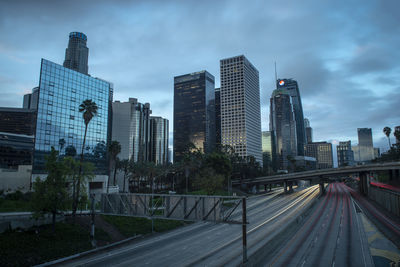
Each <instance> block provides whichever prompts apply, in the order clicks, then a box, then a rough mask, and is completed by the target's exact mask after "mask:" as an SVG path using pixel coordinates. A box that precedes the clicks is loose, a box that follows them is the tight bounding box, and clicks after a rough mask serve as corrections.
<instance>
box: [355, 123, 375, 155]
mask: <svg viewBox="0 0 400 267" xmlns="http://www.w3.org/2000/svg"><path fill="white" fill-rule="evenodd" d="M357 134H358V153H359V161H361V162H365V161H370V160H373V159H374V158H375V156H374V145H373V142H372V130H371V128H357Z"/></svg>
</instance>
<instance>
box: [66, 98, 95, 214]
mask: <svg viewBox="0 0 400 267" xmlns="http://www.w3.org/2000/svg"><path fill="white" fill-rule="evenodd" d="M97 110H98V106H97V104H96V102H94V101H92V100H91V99H86V100H84V101H83V102H82V104H80V105H79V112H82V116H83V120H84V123H85V135H84V136H83V143H82V151H81V159H80V164H79V173H78V181H77V186H76V192H75V191H74V192H73V197H72V198H73V205H72V216H73V217H74V218H75V214H76V209H77V207H78V199H79V195H80V189H81V175H82V164H83V151H84V148H85V143H86V134H87V129H88V125H89V122H90V121H91V120H92V119H93V117H95V116H96V115H97Z"/></svg>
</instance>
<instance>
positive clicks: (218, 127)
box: [215, 88, 221, 146]
mask: <svg viewBox="0 0 400 267" xmlns="http://www.w3.org/2000/svg"><path fill="white" fill-rule="evenodd" d="M215 144H216V145H217V146H220V145H221V89H220V88H215Z"/></svg>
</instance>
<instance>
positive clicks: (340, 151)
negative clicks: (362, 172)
mask: <svg viewBox="0 0 400 267" xmlns="http://www.w3.org/2000/svg"><path fill="white" fill-rule="evenodd" d="M336 150H337V160H338V167H339V168H340V167H345V166H353V165H354V152H353V150H352V149H351V141H350V140H349V141H344V142H339V145H338V146H337V147H336Z"/></svg>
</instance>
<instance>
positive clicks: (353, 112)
mask: <svg viewBox="0 0 400 267" xmlns="http://www.w3.org/2000/svg"><path fill="white" fill-rule="evenodd" d="M188 2H190V1H188ZM50 3H51V2H47V1H42V2H38V3H31V2H29V1H15V2H14V3H11V2H7V3H5V4H4V5H3V8H2V10H1V11H0V14H1V15H2V18H3V19H2V20H1V23H0V28H1V29H2V32H3V33H4V34H3V35H2V36H1V37H0V56H1V57H2V61H3V64H2V66H1V67H0V70H1V73H2V74H1V75H0V86H1V88H2V91H1V95H0V106H4V107H22V100H23V95H24V94H26V93H29V92H30V91H31V89H32V88H34V87H36V86H38V85H39V80H38V76H39V75H38V74H39V71H38V69H39V67H40V59H41V58H46V59H49V60H51V61H53V62H56V63H57V64H62V63H63V59H64V55H65V54H64V53H63V50H64V49H65V47H66V46H67V43H68V42H67V38H66V37H67V36H68V34H69V32H72V31H80V32H83V33H85V34H86V35H87V37H88V41H87V46H88V47H89V50H90V55H89V74H91V75H93V76H94V77H102V78H104V79H106V80H108V81H110V82H112V83H114V93H115V94H114V100H121V101H124V100H126V99H128V98H129V97H135V98H138V99H140V100H141V101H143V102H149V103H151V104H152V109H153V112H154V113H155V114H158V115H161V116H163V117H166V118H167V119H169V121H170V122H171V125H173V116H172V114H173V77H174V76H177V75H181V74H183V73H190V72H194V71H197V70H199V69H207V70H208V71H209V72H210V73H211V74H212V75H214V76H215V78H216V84H215V87H220V77H219V60H220V59H222V58H226V57H232V56H237V55H240V54H244V55H245V56H246V57H247V58H249V60H250V61H251V62H252V63H253V64H254V65H255V66H257V68H258V70H259V72H260V87H261V107H262V109H261V118H262V130H268V122H269V120H268V116H269V104H268V102H269V96H270V95H271V92H272V90H273V89H275V84H274V70H273V68H274V62H275V61H277V66H278V68H277V69H278V78H294V79H295V80H297V81H298V83H299V88H300V94H301V95H302V102H303V110H304V117H307V118H309V120H310V123H311V125H312V126H313V133H314V140H315V141H331V142H332V141H334V140H337V141H346V140H351V141H352V143H353V144H357V143H358V141H357V128H372V131H373V138H374V140H373V141H374V146H375V147H380V148H381V150H382V151H385V150H386V149H387V139H386V137H385V136H384V134H383V132H382V129H383V127H385V126H389V127H391V128H392V129H393V128H394V126H397V125H398V124H399V123H398V118H399V117H400V113H399V112H400V111H399V110H398V109H396V108H395V105H396V104H397V103H399V102H400V93H399V90H397V89H398V87H399V75H398V73H399V67H398V66H397V61H396V60H392V59H393V58H396V57H398V53H399V52H398V51H397V50H395V49H394V48H393V47H397V46H398V45H399V44H400V38H399V36H398V34H396V29H395V28H396V27H392V25H397V24H398V22H399V15H398V14H395V13H392V12H394V11H395V10H398V7H399V3H396V2H395V1H385V3H381V2H378V1H371V2H370V3H363V2H362V3H363V6H362V8H361V9H357V10H355V8H354V7H355V6H356V5H357V4H358V3H361V1H353V2H351V3H349V4H347V5H344V4H341V3H330V4H322V3H319V2H316V1H315V2H314V1H308V2H307V3H306V4H303V3H302V4H297V3H291V4H290V5H287V7H286V8H284V9H282V4H279V3H278V2H272V3H269V4H262V3H261V2H259V3H257V2H255V3H250V4H249V3H247V4H246V5H244V4H243V3H241V2H225V1H222V2H219V3H213V6H212V7H213V8H212V10H211V9H210V7H211V2H207V1H206V2H205V3H204V4H203V5H201V6H198V9H196V10H194V9H193V8H192V5H191V4H190V3H181V4H178V2H174V1H172V2H169V3H163V2H159V1H146V2H137V3H130V4H129V3H125V2H119V3H117V4H115V5H108V4H106V3H105V2H99V3H98V4H96V6H93V5H91V4H90V5H89V4H86V3H82V4H80V5H79V6H80V8H78V9H75V8H74V6H75V5H73V4H71V3H70V2H69V3H60V4H59V6H58V7H56V6H54V5H52V4H50ZM110 7H111V8H110ZM166 9H167V10H168V11H169V12H165V10H166ZM88 10H90V11H96V12H93V14H92V12H88ZM256 10H257V11H258V12H255V14H254V15H252V16H251V18H250V19H249V20H247V18H248V16H249V14H253V12H254V11H256ZM188 11H190V12H188ZM204 11H207V15H208V16H206V17H205V18H204V20H202V21H201V22H199V21H200V20H199V19H196V18H199V17H200V16H202V12H204ZM70 12H76V17H77V18H76V19H74V20H71V19H70V16H69V15H68V14H70ZM167 13H169V14H167ZM44 14H45V15H44ZM83 14H85V15H83ZM330 14H331V15H330ZM328 15H329V16H328ZM104 16H107V17H108V18H109V19H108V20H107V23H104V21H103V18H104ZM371 17H374V18H375V19H374V20H371V19H370V18H371ZM316 21H318V23H315V22H316ZM181 22H186V23H185V24H182V23H181ZM11 25H12V26H13V27H11ZM178 25H179V27H177V26H178ZM343 25H345V26H347V27H343ZM16 28H18V30H17V31H16V30H13V29H16ZM189 29H192V31H189ZM193 29H194V30H193ZM204 29H206V31H205V30H204ZM326 29H329V31H326ZM193 32H194V33H193ZM200 33H202V34H206V33H207V34H208V35H207V36H208V38H202V37H201V34H200ZM289 36H290V37H291V38H295V40H296V41H295V42H293V43H291V42H288V41H287V37H289ZM273 37H274V38H273ZM27 38H29V42H26V41H24V40H25V39H27ZM210 38H212V39H214V41H213V42H209V40H210ZM50 39H51V40H50ZM49 40H50V41H49ZM249 40H251V42H249ZM193 50H196V53H193ZM167 67H168V68H167ZM366 103H368V105H366ZM172 131H173V129H172V127H171V129H170V133H171V132H172ZM393 142H394V137H392V143H393ZM334 144H335V142H334ZM334 151H335V149H334ZM334 158H335V157H334Z"/></svg>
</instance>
